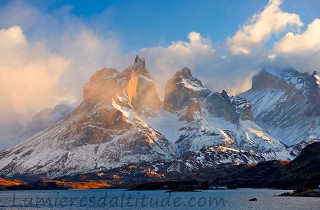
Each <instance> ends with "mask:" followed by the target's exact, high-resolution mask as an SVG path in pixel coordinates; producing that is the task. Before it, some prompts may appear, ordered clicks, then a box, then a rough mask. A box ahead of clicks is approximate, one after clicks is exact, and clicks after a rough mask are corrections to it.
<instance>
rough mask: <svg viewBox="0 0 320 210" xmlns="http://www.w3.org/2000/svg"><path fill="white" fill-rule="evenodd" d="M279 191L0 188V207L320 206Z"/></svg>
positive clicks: (190, 207)
mask: <svg viewBox="0 0 320 210" xmlns="http://www.w3.org/2000/svg"><path fill="white" fill-rule="evenodd" d="M283 192H290V191H285V190H269V189H235V190H206V191H201V192H172V193H168V192H165V191H126V190H123V189H107V190H51V191H47V190H43V191H0V209H150V210H152V209H183V210H185V209H263V210H267V209H290V210H292V209H310V210H311V209H320V198H305V197H277V196H275V195H279V194H281V193H283ZM250 198H257V201H249V199H250Z"/></svg>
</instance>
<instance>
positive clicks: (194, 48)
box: [130, 32, 215, 96]
mask: <svg viewBox="0 0 320 210" xmlns="http://www.w3.org/2000/svg"><path fill="white" fill-rule="evenodd" d="M188 39H189V41H180V40H179V41H174V42H172V43H171V44H170V45H169V46H167V47H162V46H161V47H152V48H145V49H142V50H141V51H140V52H139V54H140V55H141V56H143V57H145V58H146V61H147V67H148V68H149V70H150V71H151V75H152V76H153V77H154V79H155V80H156V81H157V83H158V85H159V87H158V92H159V93H160V95H162V96H163V91H164V86H165V84H166V82H167V80H168V79H169V78H170V77H172V76H173V74H174V73H175V72H176V71H178V70H181V69H182V68H183V67H186V66H187V67H189V68H191V69H193V70H194V72H195V73H196V69H198V70H199V68H196V67H199V65H205V64H206V63H207V62H208V61H210V60H213V59H214V57H215V49H214V47H213V45H212V43H211V40H210V39H208V38H204V37H202V36H201V35H200V33H197V32H190V33H189V35H188ZM131 57H133V55H131V56H130V58H131Z"/></svg>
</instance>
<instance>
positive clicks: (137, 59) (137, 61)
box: [134, 55, 146, 68]
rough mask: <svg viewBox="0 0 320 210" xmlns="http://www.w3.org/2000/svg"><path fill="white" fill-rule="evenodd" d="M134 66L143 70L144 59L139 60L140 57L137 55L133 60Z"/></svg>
mask: <svg viewBox="0 0 320 210" xmlns="http://www.w3.org/2000/svg"><path fill="white" fill-rule="evenodd" d="M134 66H136V67H142V68H145V67H146V61H145V59H144V58H141V57H139V55H137V56H136V58H135V59H134Z"/></svg>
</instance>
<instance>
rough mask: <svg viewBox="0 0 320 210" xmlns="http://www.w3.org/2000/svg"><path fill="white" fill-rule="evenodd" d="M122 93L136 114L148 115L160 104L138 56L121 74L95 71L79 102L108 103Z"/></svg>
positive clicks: (109, 71) (103, 70)
mask: <svg viewBox="0 0 320 210" xmlns="http://www.w3.org/2000/svg"><path fill="white" fill-rule="evenodd" d="M123 94H125V95H126V97H127V99H128V100H129V103H130V105H131V106H132V108H133V109H134V111H136V112H137V113H138V114H146V115H150V114H151V115H152V112H154V111H156V110H157V109H158V108H159V107H160V105H161V101H160V99H159V96H158V94H157V91H156V88H155V83H154V81H153V80H152V78H151V76H150V74H149V72H148V70H147V69H146V68H145V61H144V59H142V58H139V57H138V56H137V57H136V59H135V63H134V65H132V66H130V67H128V68H126V69H125V70H124V71H123V72H121V73H118V72H117V71H116V70H114V69H102V70H99V71H97V72H96V73H95V74H94V75H93V76H92V77H91V78H90V81H89V82H88V83H87V84H86V85H85V87H84V91H83V101H84V102H94V103H99V102H103V103H109V104H111V103H112V100H113V99H114V98H115V97H116V96H118V95H123Z"/></svg>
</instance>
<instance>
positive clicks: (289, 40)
mask: <svg viewBox="0 0 320 210" xmlns="http://www.w3.org/2000/svg"><path fill="white" fill-rule="evenodd" d="M274 50H275V52H276V53H303V52H306V51H309V52H314V51H319V50H320V19H315V20H314V21H313V22H312V23H311V24H309V25H308V28H307V30H306V31H304V32H303V33H300V34H294V33H293V32H289V33H287V34H286V35H285V36H284V37H283V38H282V39H281V40H280V41H279V42H277V43H276V44H275V47H274Z"/></svg>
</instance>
